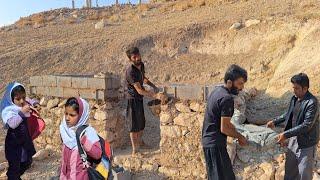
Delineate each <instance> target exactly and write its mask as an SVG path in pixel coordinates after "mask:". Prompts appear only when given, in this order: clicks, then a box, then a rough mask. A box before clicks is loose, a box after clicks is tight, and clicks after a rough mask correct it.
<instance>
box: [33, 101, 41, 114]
mask: <svg viewBox="0 0 320 180" xmlns="http://www.w3.org/2000/svg"><path fill="white" fill-rule="evenodd" d="M33 107H34V108H35V109H36V110H37V111H38V112H39V111H40V110H41V106H40V104H38V103H37V104H35V105H34V106H33Z"/></svg>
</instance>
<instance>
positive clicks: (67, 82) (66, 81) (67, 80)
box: [57, 76, 72, 88]
mask: <svg viewBox="0 0 320 180" xmlns="http://www.w3.org/2000/svg"><path fill="white" fill-rule="evenodd" d="M57 86H58V87H66V88H71V87H72V86H71V77H67V76H57Z"/></svg>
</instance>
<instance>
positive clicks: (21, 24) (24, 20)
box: [15, 17, 32, 27]
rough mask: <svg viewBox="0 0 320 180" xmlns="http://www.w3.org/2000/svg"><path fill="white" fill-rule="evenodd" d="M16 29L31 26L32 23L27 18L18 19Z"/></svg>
mask: <svg viewBox="0 0 320 180" xmlns="http://www.w3.org/2000/svg"><path fill="white" fill-rule="evenodd" d="M15 24H16V25H17V27H25V26H31V25H32V21H31V19H30V18H29V17H25V18H20V19H19V20H18V21H17V22H16V23H15Z"/></svg>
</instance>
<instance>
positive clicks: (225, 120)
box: [220, 96, 247, 146]
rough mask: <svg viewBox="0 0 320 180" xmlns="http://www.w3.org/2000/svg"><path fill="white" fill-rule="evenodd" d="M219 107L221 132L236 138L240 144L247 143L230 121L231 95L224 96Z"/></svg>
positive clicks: (231, 111)
mask: <svg viewBox="0 0 320 180" xmlns="http://www.w3.org/2000/svg"><path fill="white" fill-rule="evenodd" d="M220 107H221V125H220V130H221V132H222V133H223V134H225V135H227V136H230V137H234V138H237V139H238V140H239V144H240V145H241V146H243V145H246V144H247V140H246V139H245V137H244V136H242V135H241V134H240V133H239V132H238V131H237V130H236V128H235V127H234V125H233V124H232V123H231V117H232V115H233V112H234V100H233V98H232V97H231V96H229V97H225V98H223V99H222V100H221V102H220Z"/></svg>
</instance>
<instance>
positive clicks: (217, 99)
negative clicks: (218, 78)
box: [202, 65, 247, 180]
mask: <svg viewBox="0 0 320 180" xmlns="http://www.w3.org/2000/svg"><path fill="white" fill-rule="evenodd" d="M246 81H247V71H246V70H244V69H243V68H241V67H239V66H238V65H231V66H230V67H229V68H228V69H227V71H226V73H225V76H224V85H221V86H217V87H216V88H215V89H214V90H213V92H212V93H211V94H210V96H209V97H208V100H207V108H206V112H205V117H204V121H203V129H202V146H203V150H204V155H205V160H206V166H207V167H206V168H207V174H208V179H209V180H234V179H235V175H234V173H233V169H232V164H231V160H230V157H229V155H228V152H227V136H231V137H234V138H237V139H238V141H239V144H240V145H241V146H244V145H247V140H246V138H245V137H244V136H242V135H241V134H240V133H238V132H237V131H236V129H235V127H234V126H233V125H232V124H231V122H230V121H231V117H232V115H233V111H234V100H233V97H232V95H237V94H238V93H239V91H241V90H242V89H243V88H244V84H245V82H246Z"/></svg>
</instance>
